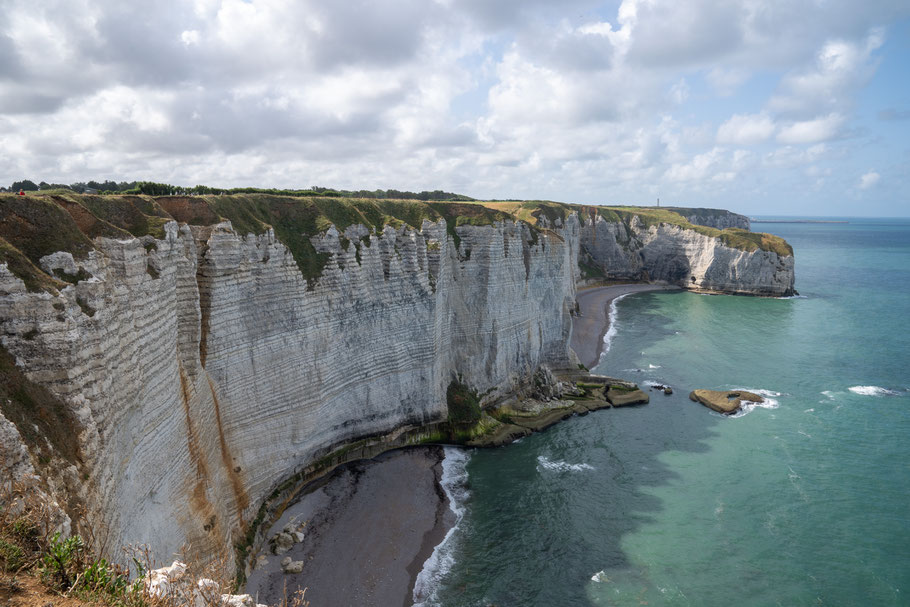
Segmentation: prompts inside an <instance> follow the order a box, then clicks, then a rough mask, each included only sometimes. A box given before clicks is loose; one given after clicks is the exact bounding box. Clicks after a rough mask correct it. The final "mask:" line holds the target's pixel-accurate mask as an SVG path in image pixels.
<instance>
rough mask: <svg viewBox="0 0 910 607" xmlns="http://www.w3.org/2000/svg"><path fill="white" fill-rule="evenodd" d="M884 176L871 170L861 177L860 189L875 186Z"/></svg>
mask: <svg viewBox="0 0 910 607" xmlns="http://www.w3.org/2000/svg"><path fill="white" fill-rule="evenodd" d="M881 178H882V176H881V175H879V174H878V173H876V172H875V171H869V172H868V173H866V174H864V175H863V176H862V177H860V178H859V189H861V190H868V189H869V188H871V187H874V186H875V185H876V184H878V182H879V181H880V180H881Z"/></svg>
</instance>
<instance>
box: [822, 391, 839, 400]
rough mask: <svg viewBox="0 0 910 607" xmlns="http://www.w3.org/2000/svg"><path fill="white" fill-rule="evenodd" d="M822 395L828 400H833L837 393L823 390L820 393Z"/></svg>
mask: <svg viewBox="0 0 910 607" xmlns="http://www.w3.org/2000/svg"><path fill="white" fill-rule="evenodd" d="M822 394H823V395H825V396H827V397H828V398H829V399H830V400H834V397H835V395H837V392H835V391H834V390H824V391H823V392H822Z"/></svg>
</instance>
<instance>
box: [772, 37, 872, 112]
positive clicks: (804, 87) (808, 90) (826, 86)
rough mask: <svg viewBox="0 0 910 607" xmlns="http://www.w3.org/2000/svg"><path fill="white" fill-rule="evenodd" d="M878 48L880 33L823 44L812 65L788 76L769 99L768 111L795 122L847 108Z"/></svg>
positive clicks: (867, 75)
mask: <svg viewBox="0 0 910 607" xmlns="http://www.w3.org/2000/svg"><path fill="white" fill-rule="evenodd" d="M881 45H882V34H881V31H880V30H877V29H876V30H873V31H872V32H870V33H869V35H868V36H866V37H865V39H864V40H857V41H846V40H831V41H827V42H826V43H825V44H824V46H822V47H821V50H819V52H818V54H817V56H816V59H815V63H814V65H813V66H812V67H811V68H810V69H807V70H804V71H798V72H794V73H791V74H790V75H788V76H787V77H786V78H784V79H783V81H782V82H781V85H780V89H779V91H778V92H777V93H776V94H775V95H774V96H773V97H772V98H771V99H770V100H769V102H768V109H769V110H771V111H773V112H775V113H778V114H783V115H787V116H791V117H794V118H797V119H800V118H803V119H804V118H807V117H808V116H810V115H817V114H819V113H821V112H824V111H831V110H837V109H846V108H849V107H850V106H851V105H852V103H853V98H854V95H855V93H856V91H858V90H859V89H860V88H862V87H863V86H864V85H865V84H866V83H867V82H868V80H869V78H871V77H872V74H873V73H874V72H875V68H876V65H877V61H876V60H875V59H874V57H873V54H872V53H873V52H874V51H876V50H877V49H878V48H879V47H880V46H881Z"/></svg>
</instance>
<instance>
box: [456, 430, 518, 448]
mask: <svg viewBox="0 0 910 607" xmlns="http://www.w3.org/2000/svg"><path fill="white" fill-rule="evenodd" d="M531 433H532V430H531V429H530V428H525V427H524V426H516V425H514V424H502V425H500V426H498V427H497V428H496V430H494V431H493V432H492V433H490V434H484V435H483V436H478V437H477V438H474V439H471V440H469V441H468V442H466V443H465V446H468V447H502V446H503V445H508V444H509V443H512V442H515V441H516V440H518V439H519V438H524V437H525V436H528V435H529V434H531Z"/></svg>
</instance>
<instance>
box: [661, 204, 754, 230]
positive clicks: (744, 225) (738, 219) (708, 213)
mask: <svg viewBox="0 0 910 607" xmlns="http://www.w3.org/2000/svg"><path fill="white" fill-rule="evenodd" d="M665 208H666V209H667V210H669V211H673V212H675V213H679V214H680V215H682V216H683V217H685V218H686V221H688V222H689V223H691V224H694V225H697V226H707V227H709V228H717V229H718V230H726V229H727V228H739V229H741V230H749V229H751V224H750V223H749V218H748V217H746V216H745V215H740V214H739V213H731V212H730V211H726V210H723V209H693V208H689V207H665Z"/></svg>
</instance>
